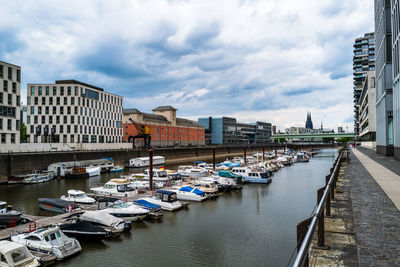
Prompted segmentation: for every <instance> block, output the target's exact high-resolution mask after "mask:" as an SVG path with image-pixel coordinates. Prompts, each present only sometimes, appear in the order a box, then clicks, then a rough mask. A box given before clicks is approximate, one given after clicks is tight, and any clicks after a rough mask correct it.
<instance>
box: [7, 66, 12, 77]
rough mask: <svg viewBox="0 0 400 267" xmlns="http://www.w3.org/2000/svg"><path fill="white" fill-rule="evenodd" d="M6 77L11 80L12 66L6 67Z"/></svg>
mask: <svg viewBox="0 0 400 267" xmlns="http://www.w3.org/2000/svg"><path fill="white" fill-rule="evenodd" d="M8 79H9V80H12V68H10V67H9V68H8Z"/></svg>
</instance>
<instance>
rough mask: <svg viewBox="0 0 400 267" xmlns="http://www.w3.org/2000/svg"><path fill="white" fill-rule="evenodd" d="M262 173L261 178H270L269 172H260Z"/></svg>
mask: <svg viewBox="0 0 400 267" xmlns="http://www.w3.org/2000/svg"><path fill="white" fill-rule="evenodd" d="M260 175H261V178H268V173H267V172H263V173H260Z"/></svg>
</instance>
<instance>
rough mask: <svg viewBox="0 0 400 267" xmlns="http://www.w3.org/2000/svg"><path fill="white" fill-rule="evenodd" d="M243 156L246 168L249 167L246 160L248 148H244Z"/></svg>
mask: <svg viewBox="0 0 400 267" xmlns="http://www.w3.org/2000/svg"><path fill="white" fill-rule="evenodd" d="M243 154H244V155H243V156H244V166H247V159H246V146H244V148H243Z"/></svg>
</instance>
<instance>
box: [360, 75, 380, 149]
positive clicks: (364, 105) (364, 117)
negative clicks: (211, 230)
mask: <svg viewBox="0 0 400 267" xmlns="http://www.w3.org/2000/svg"><path fill="white" fill-rule="evenodd" d="M375 100H376V92H375V71H367V73H366V76H365V79H364V82H363V86H362V91H361V95H360V99H359V102H358V105H359V114H358V118H359V121H358V125H360V129H359V140H360V141H364V142H366V143H368V144H371V147H372V148H375V144H376V107H375V103H376V102H375Z"/></svg>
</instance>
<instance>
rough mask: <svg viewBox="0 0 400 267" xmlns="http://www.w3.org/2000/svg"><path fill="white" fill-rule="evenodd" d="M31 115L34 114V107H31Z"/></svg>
mask: <svg viewBox="0 0 400 267" xmlns="http://www.w3.org/2000/svg"><path fill="white" fill-rule="evenodd" d="M31 114H32V115H33V114H35V107H33V106H32V107H31Z"/></svg>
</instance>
